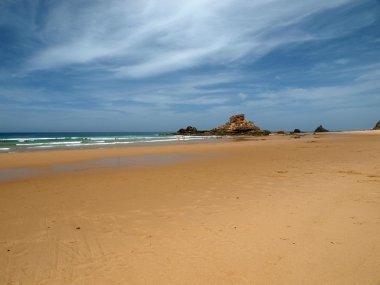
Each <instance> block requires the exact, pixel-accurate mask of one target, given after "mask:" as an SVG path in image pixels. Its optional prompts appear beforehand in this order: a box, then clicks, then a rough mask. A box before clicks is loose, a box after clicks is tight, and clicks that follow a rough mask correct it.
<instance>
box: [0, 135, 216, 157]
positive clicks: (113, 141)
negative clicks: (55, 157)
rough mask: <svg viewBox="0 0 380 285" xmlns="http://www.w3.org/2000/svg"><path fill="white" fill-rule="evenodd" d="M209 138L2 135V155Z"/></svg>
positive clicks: (0, 149)
mask: <svg viewBox="0 0 380 285" xmlns="http://www.w3.org/2000/svg"><path fill="white" fill-rule="evenodd" d="M206 138H210V137H199V136H177V135H172V134H165V133H159V132H112V133H111V132H97V133H95V132H91V133H86V132H84V133H78V132H75V133H0V153H1V152H19V151H36V150H54V149H79V148H105V147H115V146H127V145H136V144H144V145H149V144H151V145H153V144H157V143H165V142H175V141H184V140H185V141H188V140H200V139H206Z"/></svg>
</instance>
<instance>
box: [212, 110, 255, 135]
mask: <svg viewBox="0 0 380 285" xmlns="http://www.w3.org/2000/svg"><path fill="white" fill-rule="evenodd" d="M258 131H261V130H260V128H259V127H257V126H255V124H254V123H252V122H251V121H247V120H246V119H245V118H244V115H243V114H239V115H235V116H232V117H230V120H229V121H228V122H227V123H226V124H224V125H221V126H219V127H216V128H215V129H212V130H211V132H212V133H215V134H218V135H236V134H248V133H256V132H258Z"/></svg>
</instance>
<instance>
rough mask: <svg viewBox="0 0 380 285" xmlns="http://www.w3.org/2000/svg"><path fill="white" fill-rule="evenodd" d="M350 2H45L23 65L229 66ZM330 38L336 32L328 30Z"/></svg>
mask: <svg viewBox="0 0 380 285" xmlns="http://www.w3.org/2000/svg"><path fill="white" fill-rule="evenodd" d="M350 2H353V1H350V0H335V1H301V0H300V1H293V2H292V3H291V4H289V2H288V1H284V0H271V1H267V0H257V1H242V0H239V1H231V0H222V1H217V2H215V1H211V0H194V1H190V2H187V3H178V1H172V0H166V1H159V2H157V1H153V0H143V1H138V2H136V1H121V0H112V1H107V2H104V1H91V3H90V2H89V3H87V4H89V5H85V3H86V1H84V2H80V3H78V2H76V1H62V2H58V3H57V4H55V5H54V4H52V5H51V6H49V7H47V8H46V9H47V10H46V13H47V17H46V19H44V21H43V22H42V23H39V25H38V27H37V28H36V30H35V33H36V34H35V36H36V38H38V39H39V40H40V41H41V43H42V45H43V48H42V49H40V50H38V51H37V52H35V53H34V54H33V55H32V56H31V57H30V59H29V60H28V69H29V70H30V71H33V70H46V69H54V68H60V67H65V66H72V65H83V64H89V63H93V62H95V61H101V62H102V64H103V68H104V69H106V70H107V71H109V72H113V73H114V74H115V75H117V76H121V77H132V78H136V77H137V78H139V77H147V76H153V75H159V74H163V73H167V72H172V71H176V70H182V69H185V68H191V67H197V66H200V65H205V64H221V65H228V64H231V63H233V62H235V61H237V60H240V59H242V58H244V57H245V56H248V55H249V57H250V60H252V59H254V58H260V57H261V56H263V55H265V54H267V53H269V52H270V51H272V50H273V49H275V48H277V47H279V46H282V45H285V44H288V43H297V42H304V41H308V40H316V39H318V38H319V37H320V38H323V37H326V35H322V34H321V33H320V32H319V31H318V32H315V31H314V32H311V31H308V30H307V29H303V28H302V26H301V25H299V26H297V25H298V24H301V23H302V21H303V20H304V19H306V18H308V17H310V16H312V15H315V14H317V13H321V12H323V11H325V10H327V9H331V8H335V7H338V6H340V5H343V4H347V3H350ZM290 27H291V28H290ZM295 27H296V28H295ZM339 29H340V28H339ZM333 36H339V34H338V33H336V34H334V30H333V29H330V30H329V37H333Z"/></svg>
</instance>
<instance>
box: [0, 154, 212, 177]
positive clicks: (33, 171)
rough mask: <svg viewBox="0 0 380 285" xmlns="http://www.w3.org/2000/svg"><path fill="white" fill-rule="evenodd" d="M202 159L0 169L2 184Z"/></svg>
mask: <svg viewBox="0 0 380 285" xmlns="http://www.w3.org/2000/svg"><path fill="white" fill-rule="evenodd" d="M208 156H210V155H208ZM202 157H204V155H202V156H200V155H195V154H182V153H181V154H179V153H174V154H154V155H145V156H138V157H106V158H99V159H95V160H90V161H84V162H76V163H70V164H57V165H53V166H50V167H36V168H10V169H0V182H5V181H12V180H19V179H28V178H33V177H38V176H47V175H52V174H58V173H64V172H89V171H94V170H99V169H111V168H126V167H131V168H135V167H143V166H158V165H168V164H175V163H179V162H183V161H188V160H195V159H200V158H202Z"/></svg>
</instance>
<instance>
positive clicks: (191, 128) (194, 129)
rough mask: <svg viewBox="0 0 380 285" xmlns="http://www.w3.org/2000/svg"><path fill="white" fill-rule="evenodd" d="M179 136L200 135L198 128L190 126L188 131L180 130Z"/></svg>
mask: <svg viewBox="0 0 380 285" xmlns="http://www.w3.org/2000/svg"><path fill="white" fill-rule="evenodd" d="M177 134H179V135H196V134H198V130H197V128H194V127H192V126H188V127H187V128H186V129H179V130H178V131H177Z"/></svg>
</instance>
